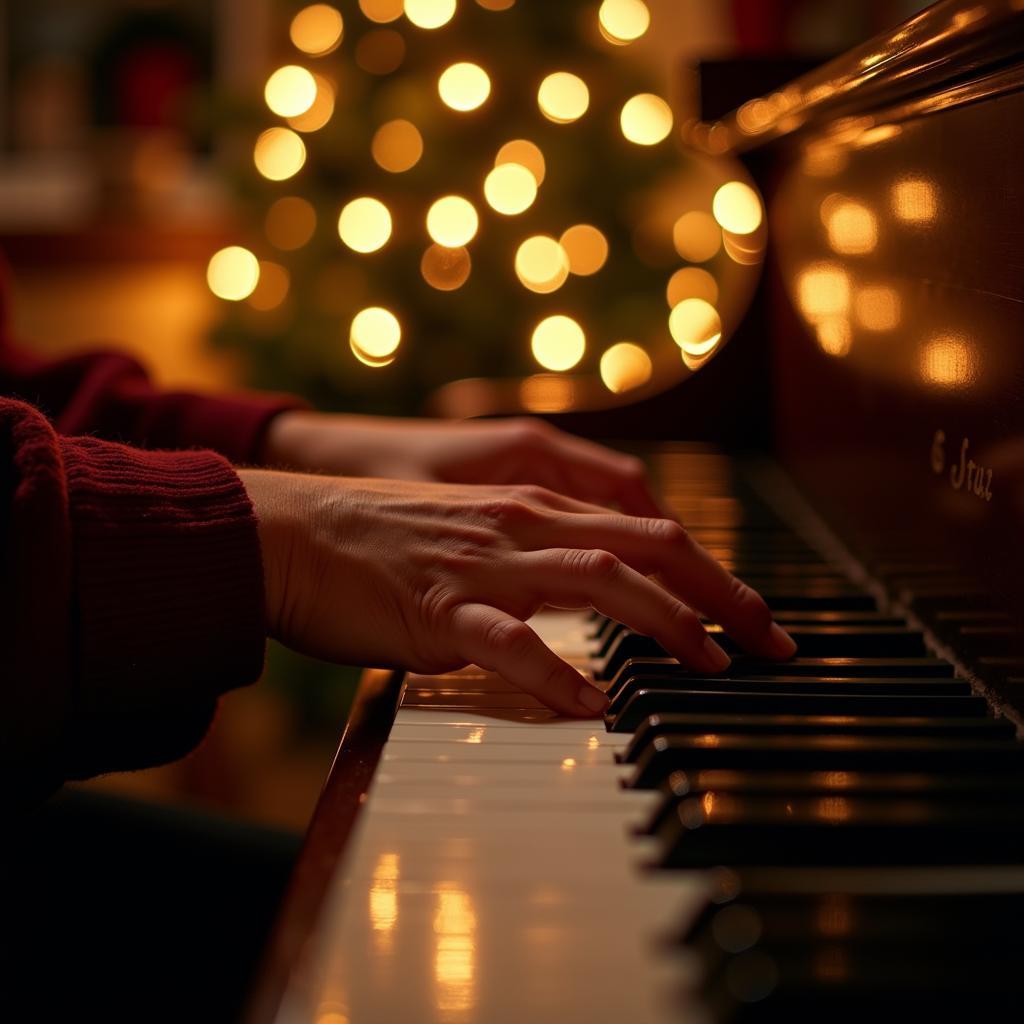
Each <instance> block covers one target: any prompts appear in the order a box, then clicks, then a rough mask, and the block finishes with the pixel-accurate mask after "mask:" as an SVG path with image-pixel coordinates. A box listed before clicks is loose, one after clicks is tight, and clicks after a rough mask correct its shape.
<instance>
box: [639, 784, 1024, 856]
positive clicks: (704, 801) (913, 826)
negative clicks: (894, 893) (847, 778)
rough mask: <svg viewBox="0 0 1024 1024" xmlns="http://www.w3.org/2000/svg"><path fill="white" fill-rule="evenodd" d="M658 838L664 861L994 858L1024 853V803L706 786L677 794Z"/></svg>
mask: <svg viewBox="0 0 1024 1024" xmlns="http://www.w3.org/2000/svg"><path fill="white" fill-rule="evenodd" d="M658 838H659V839H660V840H661V852H660V855H659V859H658V865H659V866H661V867H670V868H703V867H714V866H717V865H725V866H730V865H734V864H758V865H776V864H779V865H800V864H828V865H867V864H922V865H926V864H976V863H979V864H980V863H999V862H1005V861H1017V860H1020V859H1021V858H1022V857H1024V805H1021V804H1020V803H1019V802H1018V801H1012V802H1008V803H1000V804H974V803H962V804H960V803H951V802H948V801H947V802H941V801H926V800H887V801H870V800H858V799H855V798H848V797H839V796H835V797H832V796H830V797H822V798H820V799H806V798H798V797H792V798H787V797H778V798H765V797H738V796H726V795H724V794H718V793H714V792H709V793H706V794H705V795H704V796H703V797H700V798H693V799H690V800H684V801H683V802H682V803H680V805H679V807H678V808H677V811H676V813H675V814H672V815H669V816H668V817H667V818H666V819H665V821H664V822H663V824H662V826H661V828H660V829H659V832H658Z"/></svg>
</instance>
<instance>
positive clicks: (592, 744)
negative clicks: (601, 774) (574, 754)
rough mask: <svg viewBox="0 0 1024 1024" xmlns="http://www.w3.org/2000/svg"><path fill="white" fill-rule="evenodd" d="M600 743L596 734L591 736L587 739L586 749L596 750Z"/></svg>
mask: <svg viewBox="0 0 1024 1024" xmlns="http://www.w3.org/2000/svg"><path fill="white" fill-rule="evenodd" d="M600 745H601V741H600V740H599V739H598V738H597V737H596V736H591V737H590V739H588V740H587V750H597V748H598V747H599V746H600Z"/></svg>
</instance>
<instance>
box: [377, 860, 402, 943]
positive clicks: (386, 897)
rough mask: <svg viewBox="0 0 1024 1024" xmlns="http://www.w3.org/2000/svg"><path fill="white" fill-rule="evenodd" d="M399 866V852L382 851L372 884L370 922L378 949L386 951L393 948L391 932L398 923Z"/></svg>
mask: <svg viewBox="0 0 1024 1024" xmlns="http://www.w3.org/2000/svg"><path fill="white" fill-rule="evenodd" d="M398 867H399V863H398V854H397V853H382V854H381V855H380V857H378V858H377V865H376V867H375V868H374V870H373V882H372V884H371V885H370V924H371V926H372V928H373V931H374V940H375V943H376V945H377V947H378V949H380V950H381V951H382V952H385V953H386V952H389V951H390V949H391V941H392V935H391V933H392V932H393V931H394V928H395V925H396V924H397V923H398Z"/></svg>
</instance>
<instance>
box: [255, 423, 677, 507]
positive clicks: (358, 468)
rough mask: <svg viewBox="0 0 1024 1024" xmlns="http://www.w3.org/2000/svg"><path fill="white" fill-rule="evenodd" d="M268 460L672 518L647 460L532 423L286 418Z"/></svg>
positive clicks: (275, 427)
mask: <svg viewBox="0 0 1024 1024" xmlns="http://www.w3.org/2000/svg"><path fill="white" fill-rule="evenodd" d="M264 461H265V462H266V464H267V465H270V466H279V467H283V468H288V469H297V470H303V471H306V472H320V473H333V474H336V475H340V476H358V477H387V478H389V479H395V480H433V481H441V482H445V483H459V484H539V485H540V486H541V487H546V488H548V489H549V490H552V491H557V492H558V493H560V494H564V495H567V496H569V497H571V498H577V499H579V500H581V501H587V502H593V503H596V504H599V505H605V506H608V505H616V506H618V507H619V508H620V509H621V510H622V511H623V512H625V513H627V514H629V515H636V516H654V517H663V516H665V515H666V513H665V511H664V510H663V509H662V508H661V506H660V505H659V504H658V502H657V500H656V499H655V497H654V494H653V492H652V489H651V486H650V483H649V482H648V478H647V473H646V470H645V469H644V465H643V463H642V462H641V461H640V459H638V458H636V457H634V456H632V455H623V454H622V453H621V452H614V451H611V450H610V449H608V448H604V447H602V446H601V445H597V444H593V443H592V442H590V441H584V440H582V439H581V438H578V437H573V436H572V435H570V434H566V433H563V432H562V431H560V430H558V429H556V428H555V427H552V426H550V425H549V424H547V423H545V422H544V421H543V420H535V419H529V418H526V417H520V418H516V419H506V420H485V421H470V422H463V421H447V420H429V419H422V420H420V419H391V418H387V417H376V416H347V415H331V414H327V413H315V412H286V413H282V414H281V415H280V416H277V417H276V418H275V419H274V420H273V421H272V422H271V424H270V428H269V430H268V432H267V440H266V449H265V460H264Z"/></svg>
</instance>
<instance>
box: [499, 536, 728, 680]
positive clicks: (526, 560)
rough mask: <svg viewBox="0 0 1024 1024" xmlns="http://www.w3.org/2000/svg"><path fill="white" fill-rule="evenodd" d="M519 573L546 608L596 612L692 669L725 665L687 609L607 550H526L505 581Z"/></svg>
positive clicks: (723, 656) (725, 658) (724, 657)
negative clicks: (650, 640) (648, 639)
mask: <svg viewBox="0 0 1024 1024" xmlns="http://www.w3.org/2000/svg"><path fill="white" fill-rule="evenodd" d="M519 572H521V573H523V574H524V575H525V576H526V578H527V580H528V581H529V586H530V587H531V588H532V589H533V592H534V593H535V594H536V595H537V596H538V597H540V598H542V599H543V600H544V601H546V602H547V603H548V604H553V605H556V606H559V607H564V608H585V607H593V608H596V609H597V610H598V611H599V612H602V613H603V614H605V615H608V616H610V617H611V618H613V619H616V620H617V621H619V622H624V623H625V624H626V625H627V626H629V627H630V628H631V629H635V630H637V632H639V633H643V634H644V635H645V636H652V637H654V639H655V640H657V641H658V643H659V644H661V646H662V647H664V648H665V650H667V651H668V652H669V653H670V654H671V655H673V656H674V657H676V658H678V659H679V660H680V661H681V662H682V663H683V664H684V665H688V666H689V667H691V668H693V669H696V670H697V671H700V672H721V671H723V670H724V669H725V668H727V667H728V665H729V656H728V655H727V654H726V653H725V651H723V650H722V648H721V647H719V646H718V644H716V643H715V641H714V640H713V639H712V638H711V637H710V636H708V634H707V631H706V630H705V629H704V627H703V626H702V625H701V622H700V619H699V618H698V617H697V616H696V615H695V614H694V612H693V611H691V610H690V609H689V608H687V607H686V605H685V604H683V603H682V602H681V601H679V600H678V599H677V598H676V597H675V596H674V595H672V594H670V593H669V592H668V591H667V590H665V589H664V588H663V587H661V586H659V585H658V584H657V583H655V582H654V581H653V580H649V579H648V578H647V577H646V576H644V575H643V574H642V573H639V572H637V571H636V570H635V569H633V568H630V566H628V565H626V564H625V563H623V562H621V561H620V560H619V559H618V558H616V557H615V555H613V554H612V553H611V552H609V551H601V550H579V549H564V550H548V551H536V552H528V553H526V554H524V555H521V556H519V557H518V558H517V560H516V562H515V563H514V567H513V569H512V579H511V581H510V582H512V583H513V584H514V583H515V581H516V574H517V573H519Z"/></svg>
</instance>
